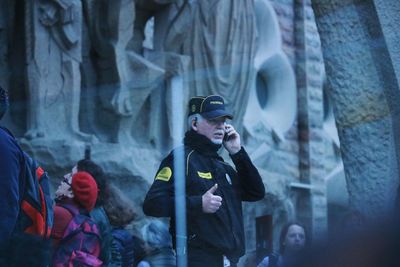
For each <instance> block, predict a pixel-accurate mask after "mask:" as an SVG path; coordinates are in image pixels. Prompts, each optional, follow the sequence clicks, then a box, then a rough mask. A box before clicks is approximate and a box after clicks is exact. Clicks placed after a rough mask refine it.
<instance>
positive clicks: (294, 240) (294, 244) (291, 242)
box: [285, 224, 306, 251]
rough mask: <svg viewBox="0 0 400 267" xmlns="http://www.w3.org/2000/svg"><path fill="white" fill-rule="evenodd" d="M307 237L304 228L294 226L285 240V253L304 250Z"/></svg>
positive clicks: (290, 228)
mask: <svg viewBox="0 0 400 267" xmlns="http://www.w3.org/2000/svg"><path fill="white" fill-rule="evenodd" d="M305 242H306V236H305V232H304V229H303V227H301V226H299V225H296V224H293V225H291V226H290V227H289V229H288V232H287V234H286V238H285V251H286V250H287V251H299V250H301V249H302V248H304V245H305Z"/></svg>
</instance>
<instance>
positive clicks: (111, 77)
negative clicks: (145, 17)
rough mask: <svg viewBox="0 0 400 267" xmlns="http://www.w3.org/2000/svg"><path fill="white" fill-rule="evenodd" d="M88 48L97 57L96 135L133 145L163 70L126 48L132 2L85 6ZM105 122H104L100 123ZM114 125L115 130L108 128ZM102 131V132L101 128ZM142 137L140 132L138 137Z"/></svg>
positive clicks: (96, 3)
mask: <svg viewBox="0 0 400 267" xmlns="http://www.w3.org/2000/svg"><path fill="white" fill-rule="evenodd" d="M85 6H87V9H90V10H88V11H87V12H86V14H88V16H89V18H88V19H87V21H88V32H89V33H90V37H91V38H90V43H91V44H90V45H91V47H92V48H93V51H94V52H95V54H96V57H95V58H96V59H95V60H94V66H95V72H96V76H97V82H96V88H97V89H96V90H97V91H98V92H97V93H96V96H97V97H98V99H99V103H101V107H96V109H97V110H98V113H97V115H99V114H100V117H99V116H97V122H92V123H94V124H96V123H97V125H96V126H94V127H92V129H95V131H96V133H98V134H101V132H103V133H104V132H105V134H104V135H105V136H107V137H105V140H107V141H110V142H116V143H126V142H129V143H134V138H133V136H132V132H133V131H139V129H133V128H134V123H135V121H136V119H137V117H138V114H139V112H140V111H141V109H142V107H143V105H144V104H145V102H146V98H147V97H148V96H149V95H150V93H151V91H152V90H153V89H154V87H155V86H156V85H157V84H158V83H159V82H160V81H161V80H162V78H163V76H164V70H163V69H161V68H160V67H158V66H156V65H155V64H153V63H151V62H150V61H148V60H146V59H145V58H144V57H142V56H140V55H138V54H136V53H135V52H134V51H132V50H129V49H127V44H128V42H129V40H131V39H132V34H133V22H134V18H135V6H134V3H133V1H130V0H118V1H104V0H98V1H95V2H93V3H92V4H91V5H90V3H88V4H87V5H85ZM104 119H106V122H104V121H103V122H99V121H101V120H104ZM110 124H113V125H114V127H115V128H114V129H110V127H109V125H110ZM101 128H102V129H101ZM143 134H145V133H144V132H143V131H141V132H140V133H139V135H143Z"/></svg>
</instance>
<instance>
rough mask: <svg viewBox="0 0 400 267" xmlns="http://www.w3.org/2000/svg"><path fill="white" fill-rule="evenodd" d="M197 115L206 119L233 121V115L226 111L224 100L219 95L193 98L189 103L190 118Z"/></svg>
mask: <svg viewBox="0 0 400 267" xmlns="http://www.w3.org/2000/svg"><path fill="white" fill-rule="evenodd" d="M196 113H198V114H200V115H201V116H203V117H204V118H206V119H216V118H220V117H227V118H228V119H233V115H232V114H231V113H229V112H227V111H226V110H225V103H224V99H223V98H222V97H221V96H219V95H209V96H195V97H192V98H191V99H190V101H189V116H191V115H193V114H196Z"/></svg>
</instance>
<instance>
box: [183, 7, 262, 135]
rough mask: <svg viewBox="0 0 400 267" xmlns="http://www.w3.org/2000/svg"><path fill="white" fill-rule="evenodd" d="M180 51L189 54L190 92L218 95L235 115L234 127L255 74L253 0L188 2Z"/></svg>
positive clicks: (243, 109)
mask: <svg viewBox="0 0 400 267" xmlns="http://www.w3.org/2000/svg"><path fill="white" fill-rule="evenodd" d="M190 6H191V7H190V8H191V18H192V20H191V23H190V24H189V26H185V28H186V29H187V33H186V35H185V41H184V43H183V49H182V51H183V54H185V55H188V56H190V58H191V61H190V65H189V90H190V95H209V94H219V95H222V96H224V98H225V99H226V104H227V106H228V108H229V109H230V110H232V112H233V113H234V114H235V122H237V124H238V125H236V127H237V128H238V129H240V128H241V121H242V119H243V115H244V112H245V107H246V105H245V103H247V99H248V96H249V91H250V90H249V89H250V88H251V85H252V84H253V80H254V77H255V70H254V63H253V62H254V56H255V53H256V39H257V30H256V20H255V11H254V1H252V0H245V1H243V0H232V1H216V0H208V1H191V2H190Z"/></svg>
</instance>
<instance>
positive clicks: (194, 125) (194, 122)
mask: <svg viewBox="0 0 400 267" xmlns="http://www.w3.org/2000/svg"><path fill="white" fill-rule="evenodd" d="M192 129H193V130H195V131H197V117H194V118H193V120H192Z"/></svg>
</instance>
